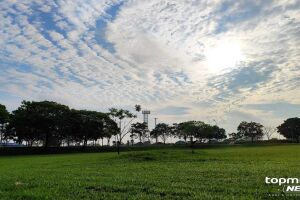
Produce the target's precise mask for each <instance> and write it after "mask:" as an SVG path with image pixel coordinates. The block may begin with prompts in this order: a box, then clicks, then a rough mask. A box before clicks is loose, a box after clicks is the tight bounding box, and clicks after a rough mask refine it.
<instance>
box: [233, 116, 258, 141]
mask: <svg viewBox="0 0 300 200" xmlns="http://www.w3.org/2000/svg"><path fill="white" fill-rule="evenodd" d="M262 128H263V125H261V124H259V123H256V122H249V123H248V122H245V121H243V122H241V123H240V124H239V126H238V128H237V130H238V133H239V134H241V135H243V136H245V137H250V138H251V142H252V143H253V142H254V139H255V138H256V139H259V138H261V137H263V130H262Z"/></svg>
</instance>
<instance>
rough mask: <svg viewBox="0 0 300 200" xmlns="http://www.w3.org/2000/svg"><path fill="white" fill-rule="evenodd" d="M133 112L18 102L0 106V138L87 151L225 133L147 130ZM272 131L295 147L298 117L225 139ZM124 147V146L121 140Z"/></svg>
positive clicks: (198, 127) (188, 126) (245, 125)
mask: <svg viewBox="0 0 300 200" xmlns="http://www.w3.org/2000/svg"><path fill="white" fill-rule="evenodd" d="M135 111H136V113H135V114H134V113H132V112H130V111H128V110H124V109H117V108H111V109H109V112H107V113H102V112H97V111H87V110H76V109H70V108H69V107H68V106H66V105H62V104H58V103H56V102H51V101H41V102H35V101H23V102H22V104H21V106H20V107H18V108H17V109H16V110H14V111H12V112H11V113H9V112H8V111H7V110H6V107H5V106H4V105H1V104H0V133H1V134H0V139H1V143H2V142H3V140H5V141H7V140H14V141H15V142H17V143H20V144H24V143H26V144H27V145H28V146H32V145H33V144H42V145H43V146H44V147H49V146H61V145H62V144H65V145H67V146H69V145H74V144H77V145H82V146H87V145H88V143H92V144H96V142H97V141H98V140H102V145H103V139H106V140H107V141H108V145H109V144H110V140H111V138H114V141H113V142H114V143H115V144H116V145H119V144H122V143H123V142H124V141H123V140H124V138H125V136H127V135H128V136H129V137H130V138H131V143H133V141H134V139H138V140H139V142H140V143H143V142H150V139H154V140H155V142H156V143H158V142H159V140H160V141H162V142H163V143H166V141H167V139H168V138H170V137H172V138H179V139H183V140H184V141H185V142H188V141H189V142H190V143H194V142H196V141H197V142H200V143H204V142H205V143H211V141H213V140H215V141H222V140H224V139H226V138H227V134H226V132H225V129H223V128H220V127H218V126H217V125H210V124H207V123H204V122H202V121H187V122H181V123H174V124H172V125H169V124H166V123H159V124H157V125H156V127H154V129H153V130H151V131H150V130H148V126H147V124H145V123H141V122H134V119H135V118H137V115H138V113H139V112H140V111H141V106H140V105H136V106H135ZM276 131H277V132H278V133H280V134H281V135H283V136H284V137H286V138H287V139H289V140H291V141H295V142H299V138H300V118H297V117H295V118H289V119H287V120H285V121H284V122H283V123H282V124H281V125H279V126H278V127H277V128H276V129H275V128H272V127H264V126H263V125H261V124H259V123H256V122H245V121H243V122H241V123H240V124H239V126H238V127H237V132H236V133H231V134H228V136H229V137H230V140H233V141H238V140H242V139H250V140H251V141H252V142H254V141H256V140H259V139H262V137H263V136H264V135H266V136H267V137H268V139H270V138H271V136H272V134H273V133H274V132H276ZM127 143H129V141H127Z"/></svg>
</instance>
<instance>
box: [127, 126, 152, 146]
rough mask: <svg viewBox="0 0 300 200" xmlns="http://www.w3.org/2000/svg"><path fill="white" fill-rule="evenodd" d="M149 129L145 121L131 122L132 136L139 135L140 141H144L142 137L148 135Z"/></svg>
mask: <svg viewBox="0 0 300 200" xmlns="http://www.w3.org/2000/svg"><path fill="white" fill-rule="evenodd" d="M147 131H148V126H147V124H146V123H145V122H144V123H139V122H136V123H133V124H131V129H130V132H131V137H138V138H139V140H140V142H142V139H143V138H144V137H146V133H147Z"/></svg>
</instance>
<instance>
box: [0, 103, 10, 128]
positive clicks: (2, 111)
mask: <svg viewBox="0 0 300 200" xmlns="http://www.w3.org/2000/svg"><path fill="white" fill-rule="evenodd" d="M8 120H9V112H8V111H7V110H6V107H5V106H4V105H2V104H0V124H5V123H7V122H8Z"/></svg>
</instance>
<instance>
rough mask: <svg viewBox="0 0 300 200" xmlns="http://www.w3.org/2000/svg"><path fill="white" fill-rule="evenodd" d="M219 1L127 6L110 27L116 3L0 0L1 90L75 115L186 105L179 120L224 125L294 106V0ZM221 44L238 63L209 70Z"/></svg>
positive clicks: (133, 1)
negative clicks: (254, 106)
mask: <svg viewBox="0 0 300 200" xmlns="http://www.w3.org/2000/svg"><path fill="white" fill-rule="evenodd" d="M226 2H227V5H228V6H226ZM226 2H225V3H224V1H197V0H193V1H160V0H154V1H137V0H130V1H126V2H124V3H123V4H122V5H121V6H120V7H119V8H118V7H116V8H114V9H119V10H118V11H117V13H116V16H115V19H114V20H112V21H111V20H108V19H109V17H108V15H109V13H106V12H107V9H109V8H111V6H113V5H116V4H119V3H120V1H108V0H105V1H99V0H89V1H84V2H83V1H77V0H76V1H59V2H57V3H56V2H54V1H47V3H44V2H40V1H22V2H19V1H8V0H6V1H2V2H1V3H0V49H1V50H0V59H1V65H0V67H1V68H2V69H1V68H0V73H3V74H4V73H5V76H1V78H0V83H1V86H0V90H1V91H6V92H9V93H13V94H14V95H16V96H18V97H20V98H24V99H34V100H43V99H50V100H56V101H59V102H62V103H66V104H68V105H71V106H72V107H80V108H91V109H92V108H93V109H102V110H104V109H106V108H107V107H110V106H115V105H120V106H126V107H127V106H129V105H134V104H136V103H140V104H142V105H144V106H146V107H148V108H149V109H153V110H157V111H159V109H160V108H162V107H165V108H168V107H170V106H173V107H186V108H188V109H187V110H188V112H189V114H185V119H198V120H201V119H202V120H206V121H207V120H208V121H209V120H210V121H211V120H212V119H217V120H219V121H221V122H222V123H223V124H224V125H226V124H227V125H226V126H228V127H229V128H231V127H232V126H233V125H232V124H234V126H235V123H236V122H234V123H231V122H230V120H231V119H232V118H234V117H232V116H236V115H237V113H246V114H245V115H244V116H246V115H247V114H248V115H255V113H253V112H254V111H252V110H249V109H248V110H245V109H243V108H241V105H243V104H249V103H253V102H256V103H261V102H266V101H267V102H269V103H272V102H274V101H282V100H284V101H286V102H290V103H294V104H297V103H298V104H299V103H300V102H299V99H300V97H299V95H300V91H299V88H300V87H299V84H300V83H299V82H300V81H299V78H298V77H299V76H300V69H299V61H300V60H299V59H300V55H299V54H300V53H299V52H300V49H299V48H300V44H299V41H300V40H299V32H300V21H299V19H300V16H299V12H298V10H299V7H300V6H299V3H298V1H241V2H237V1H226ZM33 5H34V6H33ZM40 12H42V13H43V15H39V14H40ZM45 16H46V17H45ZM43 17H44V18H43ZM99 20H102V21H104V22H105V23H106V27H105V26H104V25H103V24H102V26H100V27H99V26H97V21H99ZM100 29H101V30H100ZM97 31H103V32H104V35H103V36H104V37H105V38H102V40H106V42H107V43H108V44H109V45H111V48H113V49H114V50H115V51H109V50H107V49H106V48H105V45H103V44H101V41H100V42H99V38H97V37H99V36H97V34H96V33H97ZM224 41H225V42H227V43H229V44H230V43H237V44H239V48H240V49H241V52H242V53H243V56H244V57H245V58H244V60H243V62H242V63H239V65H237V66H232V67H230V68H229V69H227V68H226V70H225V71H221V70H218V69H217V70H214V71H213V73H212V72H211V71H210V70H209V66H208V65H206V63H207V62H206V61H207V60H206V59H207V58H206V57H205V56H206V52H207V50H208V49H209V48H213V47H214V46H218V45H219V44H220V43H224ZM102 43H103V41H102ZM221 49H222V48H221ZM222 51H226V49H225V50H222ZM228 51H230V48H229V50H228ZM225 53H227V52H225ZM220 54H222V52H220ZM226 55H227V54H226ZM228 55H230V54H228ZM212 59H213V58H212ZM215 59H216V60H218V59H220V58H218V57H216V58H215ZM5 63H10V64H5ZM213 63H220V62H213ZM14 64H15V65H18V66H19V67H16V66H14ZM22 65H26V66H27V68H26V67H24V66H23V67H22ZM28 66H30V68H29V67H28ZM24 68H26V69H24ZM247 73H248V74H247ZM249 73H253V74H252V75H253V76H251V74H249ZM243 79H246V80H247V81H244V80H243ZM247 112H248V113H247ZM157 114H159V113H157ZM256 114H257V115H258V116H257V119H262V118H263V117H265V115H264V113H256ZM269 115H270V116H271V115H272V114H269ZM239 116H242V115H241V114H240V115H239ZM270 118H272V117H270ZM273 118H274V119H273ZM273 118H272V120H274V121H276V122H277V121H278V116H276V117H275V116H273ZM234 119H235V120H236V118H234ZM161 120H166V121H171V120H175V121H178V120H182V118H180V116H164V115H162V119H161ZM241 120H242V119H241Z"/></svg>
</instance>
